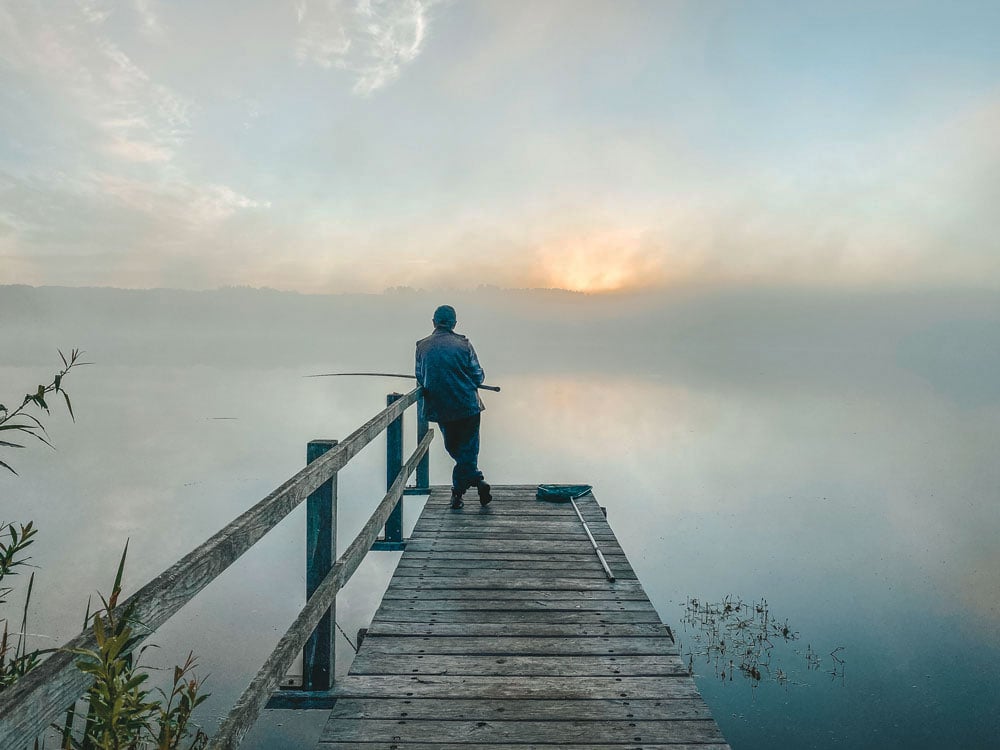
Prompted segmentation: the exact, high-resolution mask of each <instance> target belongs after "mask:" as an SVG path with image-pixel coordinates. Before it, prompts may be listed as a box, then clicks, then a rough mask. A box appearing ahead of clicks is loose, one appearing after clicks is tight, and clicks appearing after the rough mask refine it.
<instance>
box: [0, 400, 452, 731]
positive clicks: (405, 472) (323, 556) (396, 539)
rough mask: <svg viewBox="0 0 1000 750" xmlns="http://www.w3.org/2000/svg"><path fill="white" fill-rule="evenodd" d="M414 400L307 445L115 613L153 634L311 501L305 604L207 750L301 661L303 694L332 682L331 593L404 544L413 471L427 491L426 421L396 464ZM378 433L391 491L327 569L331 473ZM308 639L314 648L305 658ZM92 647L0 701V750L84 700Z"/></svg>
mask: <svg viewBox="0 0 1000 750" xmlns="http://www.w3.org/2000/svg"><path fill="white" fill-rule="evenodd" d="M419 398H420V388H415V389H414V390H412V391H410V392H409V393H407V394H405V395H402V394H390V396H389V397H388V405H387V406H386V408H385V409H384V410H382V411H381V412H379V413H378V414H376V415H375V416H374V417H372V418H371V419H370V420H368V422H366V423H365V424H363V425H362V426H361V427H359V428H358V429H356V430H355V431H354V432H353V433H351V434H350V435H349V436H348V437H347V438H346V439H344V440H343V441H340V442H337V441H313V443H312V444H310V454H309V458H310V459H311V460H310V461H309V462H308V463H307V465H306V467H305V468H304V469H302V470H301V471H300V472H298V473H297V474H296V475H295V476H293V477H292V478H291V479H289V480H288V481H286V482H285V483H284V484H282V485H281V486H280V487H278V488H277V489H275V490H274V491H273V492H271V493H270V494H269V495H268V496H267V497H265V498H264V499H263V500H261V501H260V502H258V503H257V504H256V505H254V506H253V507H252V508H250V509H249V510H248V511H246V512H245V513H243V514H242V515H240V516H239V517H238V518H236V519H235V520H233V521H232V522H231V523H229V524H228V525H227V526H226V527H225V528H223V529H221V530H220V531H218V532H217V533H215V534H214V535H212V536H211V537H210V538H209V539H208V540H206V541H205V543H204V544H202V545H201V546H200V547H198V548H196V549H194V550H193V551H191V552H189V553H188V554H187V555H186V556H184V557H183V558H182V559H181V560H179V561H178V562H176V563H175V564H174V565H171V566H170V567H169V568H167V570H165V571H163V572H162V573H161V574H160V575H158V576H157V577H156V578H154V579H153V580H152V581H150V582H149V583H147V584H146V585H145V586H143V587H142V588H141V589H139V590H138V591H137V592H136V593H135V594H133V595H132V596H131V597H129V599H128V600H126V601H125V602H123V603H122V604H121V605H119V606H120V608H122V609H123V608H125V607H129V606H132V605H133V604H134V606H135V610H134V619H135V620H137V621H138V622H141V623H142V624H143V625H144V626H145V628H147V629H148V632H149V633H152V632H153V631H154V630H156V629H157V628H158V627H160V626H161V625H162V624H163V623H164V622H166V621H167V620H168V619H169V618H170V617H171V616H173V615H174V614H175V613H176V612H177V611H178V610H179V609H180V608H181V607H183V606H184V604H186V603H187V602H188V601H190V600H191V598H192V597H194V595H195V594H197V593H198V592H199V591H201V590H202V589H203V588H205V586H207V585H208V584H209V583H211V582H212V581H213V580H214V579H215V578H216V576H218V575H219V574H220V573H222V571H224V570H225V569H226V568H228V567H229V566H230V565H231V564H232V563H233V562H235V561H236V560H237V559H238V558H239V557H240V556H241V555H242V554H243V553H244V552H246V551H247V550H248V549H250V548H251V547H252V546H253V545H254V544H256V543H257V542H258V541H259V540H260V539H261V538H262V537H263V536H264V534H266V533H267V532H268V531H270V530H271V529H272V528H274V527H275V526H276V525H277V524H278V523H279V522H280V521H281V520H282V519H284V518H285V517H286V516H287V515H288V514H289V513H290V512H291V511H292V510H293V509H295V508H296V507H298V506H299V505H300V504H301V503H302V501H303V500H305V499H306V498H309V499H310V508H309V511H310V512H309V513H308V516H309V519H308V522H307V559H308V560H309V563H308V568H309V571H308V573H307V590H308V592H309V596H308V600H307V602H306V605H305V607H303V609H302V611H301V612H300V613H299V615H298V617H297V618H296V619H295V622H293V623H292V625H291V627H290V628H289V629H288V631H287V632H286V633H285V635H284V636H283V637H282V639H281V640H280V641H279V642H278V645H277V646H276V647H275V649H274V651H273V652H272V653H271V655H270V657H268V659H267V661H266V662H265V663H264V666H262V667H261V669H260V671H259V672H258V673H257V676H256V677H254V679H253V681H252V682H251V683H250V685H249V687H247V689H246V690H245V691H244V692H243V695H242V696H240V699H239V700H238V701H237V703H236V705H235V706H234V708H233V710H232V711H231V712H230V713H229V715H228V716H227V717H226V719H225V720H224V721H223V723H222V725H221V726H220V727H219V730H218V732H217V733H216V736H215V738H214V739H213V740H212V744H211V747H212V748H218V749H219V750H221V749H222V748H235V747H237V746H238V745H239V743H240V741H241V740H242V738H243V737H244V735H245V734H246V733H247V731H248V730H249V729H250V727H251V726H253V723H254V721H255V720H256V718H257V716H258V715H259V714H260V711H261V710H262V709H263V707H264V706H265V704H266V703H267V700H268V698H269V697H270V695H271V693H272V692H273V691H274V690H275V688H277V687H278V685H279V683H280V681H281V680H282V678H283V677H284V676H285V674H286V673H287V672H288V670H289V669H290V668H291V665H292V662H293V661H294V660H295V657H296V656H297V655H298V654H299V653H301V652H303V651H304V653H305V659H304V668H303V687H306V688H311V689H313V690H323V689H325V688H328V687H329V683H330V681H332V679H333V643H332V622H333V618H334V612H333V611H332V608H333V607H334V605H335V601H336V596H337V592H338V591H339V590H340V589H341V588H342V587H343V586H344V585H345V584H346V583H347V581H348V580H349V579H350V577H351V575H352V574H353V573H354V571H355V570H357V568H358V566H359V565H360V564H361V561H362V559H364V557H365V555H366V554H367V552H368V551H369V550H370V549H372V547H373V545H377V543H378V533H379V530H380V529H382V528H383V527H385V528H386V537H385V539H384V540H382V542H381V544H383V545H389V547H388V548H398V547H397V546H396V545H401V544H402V503H401V499H402V496H403V494H404V491H405V489H406V481H407V479H408V478H409V476H410V475H411V474H412V473H413V472H414V470H418V474H417V483H418V485H421V480H422V486H424V487H426V485H427V468H426V467H427V452H428V448H429V447H430V443H431V440H432V439H433V437H434V433H433V431H432V430H429V429H428V428H427V423H426V422H425V421H423V420H419V421H418V429H417V432H418V444H417V447H416V450H414V452H413V454H412V455H411V456H410V458H409V459H408V460H407V461H406V463H405V464H404V463H403V462H402V434H403V433H402V429H403V423H402V420H403V412H404V411H406V409H407V408H408V407H409V406H411V405H412V404H413V403H415V402H416V401H417V400H418V399H419ZM383 430H387V431H388V432H387V437H388V448H387V458H388V461H387V462H388V464H389V467H388V473H389V476H388V477H387V484H388V490H387V492H386V494H385V496H384V497H383V498H382V501H381V502H380V503H379V505H378V507H377V508H376V509H375V512H374V513H372V515H371V517H370V518H369V519H368V522H367V523H366V524H365V525H364V527H363V528H362V529H361V531H360V532H359V533H358V535H357V537H355V539H354V541H353V542H351V544H350V546H348V548H347V550H346V551H345V552H344V554H343V555H341V556H340V557H339V558H338V559H337V561H336V563H333V564H331V561H332V557H333V553H332V552H333V550H334V549H335V544H336V531H335V528H336V527H335V518H336V515H335V513H336V510H335V503H336V477H337V472H338V471H339V470H340V469H342V468H343V467H344V466H345V465H346V464H347V462H348V461H350V460H351V458H353V457H354V456H355V455H357V454H358V452H359V451H360V450H361V449H362V448H364V447H365V446H366V445H368V444H369V443H370V442H371V441H372V440H374V439H375V438H376V437H378V435H380V434H381V433H382V431H383ZM313 446H317V447H315V448H313ZM418 467H419V468H418ZM394 469H395V470H394ZM324 526H325V527H326V528H325V530H324V528H323V527H324ZM382 548H383V549H384V548H387V547H386V546H383V547H382ZM324 568H325V569H324ZM324 616H328V617H327V623H326V625H327V628H325V630H326V632H325V633H324V632H323V631H324V629H323V628H321V629H320V630H319V631H317V626H318V625H320V623H321V621H322V620H323V619H324ZM311 637H312V642H311V643H310V647H308V648H305V650H304V647H305V646H306V644H307V641H309V639H310V638H311ZM95 647H96V643H95V640H94V636H93V633H92V632H91V631H89V630H85V631H84V632H82V633H80V634H79V635H78V636H76V637H75V638H73V639H72V640H71V641H69V642H68V643H66V644H65V645H64V646H63V648H62V649H60V650H59V651H57V652H56V653H54V654H53V655H52V656H51V657H50V658H48V659H46V660H45V661H44V662H42V664H40V665H39V666H38V667H37V668H36V669H34V670H33V671H31V672H29V673H28V674H27V675H25V676H24V677H23V678H22V679H21V680H19V681H18V682H17V683H16V684H15V685H14V686H13V687H11V688H9V689H7V690H5V691H4V692H3V693H2V694H0V748H5V749H6V748H10V749H11V750H20V749H21V748H27V747H29V746H30V745H32V743H33V742H34V741H35V739H36V738H38V737H40V736H41V735H42V733H43V732H44V731H45V730H46V728H47V727H49V725H50V724H51V723H52V722H53V721H55V720H56V719H57V718H59V717H60V716H61V715H62V714H63V713H65V711H66V709H67V708H68V707H69V706H71V705H73V704H74V703H75V702H76V700H77V699H79V698H80V697H81V696H82V695H83V694H84V693H85V692H86V691H87V688H88V687H89V686H90V682H91V679H90V677H89V676H88V675H87V674H85V673H83V672H81V671H80V670H79V669H77V667H76V665H75V660H76V657H75V656H74V655H73V654H72V653H70V650H71V649H81V648H83V649H93V648H95ZM324 675H325V676H324Z"/></svg>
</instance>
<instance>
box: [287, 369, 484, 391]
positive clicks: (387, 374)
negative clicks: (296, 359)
mask: <svg viewBox="0 0 1000 750" xmlns="http://www.w3.org/2000/svg"><path fill="white" fill-rule="evenodd" d="M349 375H360V376H363V377H369V378H409V379H410V380H416V379H417V376H416V375H403V374H402V373H396V372H323V373H320V374H318V375H304V376H303V377H306V378H343V377H347V376H349ZM476 387H477V388H481V389H482V390H484V391H495V392H496V393H500V386H498V385H477V386H476Z"/></svg>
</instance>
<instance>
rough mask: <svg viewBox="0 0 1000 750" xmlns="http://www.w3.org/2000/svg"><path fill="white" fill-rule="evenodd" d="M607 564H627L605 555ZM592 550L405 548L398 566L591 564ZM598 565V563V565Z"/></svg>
mask: <svg viewBox="0 0 1000 750" xmlns="http://www.w3.org/2000/svg"><path fill="white" fill-rule="evenodd" d="M604 557H605V559H606V560H607V561H608V562H617V563H619V564H627V563H628V558H627V557H626V556H625V555H623V554H617V555H616V554H611V553H605V555H604ZM595 559H596V558H595V556H594V552H593V550H585V551H584V552H582V553H572V552H563V553H552V554H549V553H545V552H541V553H539V552H485V551H483V550H464V551H463V550H460V551H454V552H449V551H446V550H432V551H424V550H416V549H413V548H412V547H409V546H408V547H407V549H406V554H405V555H404V556H403V557H401V558H400V560H399V564H400V565H404V566H405V565H413V564H415V563H416V562H417V561H423V560H439V561H440V560H471V561H476V560H479V561H484V560H496V561H498V562H507V561H529V562H551V563H562V564H568V565H572V564H575V563H578V562H593V561H594V560H595ZM598 565H600V563H598Z"/></svg>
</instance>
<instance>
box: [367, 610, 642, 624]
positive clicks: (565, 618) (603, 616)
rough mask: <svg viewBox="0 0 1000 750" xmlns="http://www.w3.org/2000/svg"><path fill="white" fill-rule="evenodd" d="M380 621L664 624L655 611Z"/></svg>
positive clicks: (390, 618) (390, 615) (416, 615)
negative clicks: (660, 622)
mask: <svg viewBox="0 0 1000 750" xmlns="http://www.w3.org/2000/svg"><path fill="white" fill-rule="evenodd" d="M379 619H380V620H383V621H385V622H425V623H431V624H433V623H436V622H463V623H472V622H491V621H492V622H548V623H553V624H556V623H579V624H580V625H585V624H594V623H608V624H610V623H657V622H659V621H660V618H659V615H657V614H656V612H655V611H649V612H573V611H566V610H561V611H556V612H550V611H545V610H538V611H535V612H524V611H517V610H513V611H510V610H509V611H497V610H492V611H489V612H446V611H441V612H438V613H437V614H436V615H435V614H432V613H430V612H407V611H405V610H387V611H385V612H380V614H379Z"/></svg>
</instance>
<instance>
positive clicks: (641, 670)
mask: <svg viewBox="0 0 1000 750" xmlns="http://www.w3.org/2000/svg"><path fill="white" fill-rule="evenodd" d="M351 673H352V674H357V675H362V674H371V675H376V674H381V675H388V674H404V675H405V674H415V675H442V674H447V675H482V676H484V677H485V676H490V675H493V676H500V675H503V676H508V677H535V676H537V677H556V676H559V677H599V676H603V675H622V674H624V675H628V676H630V677H681V676H684V675H687V674H688V670H687V665H686V664H685V663H684V661H683V660H682V659H681V658H680V656H677V655H669V654H666V655H662V654H661V655H655V656H551V655H544V656H476V655H471V654H463V655H461V656H449V655H441V654H429V655H425V654H416V655H413V654H386V653H381V652H377V651H368V650H362V651H361V652H360V653H358V655H357V656H356V657H355V658H354V663H353V664H351Z"/></svg>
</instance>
